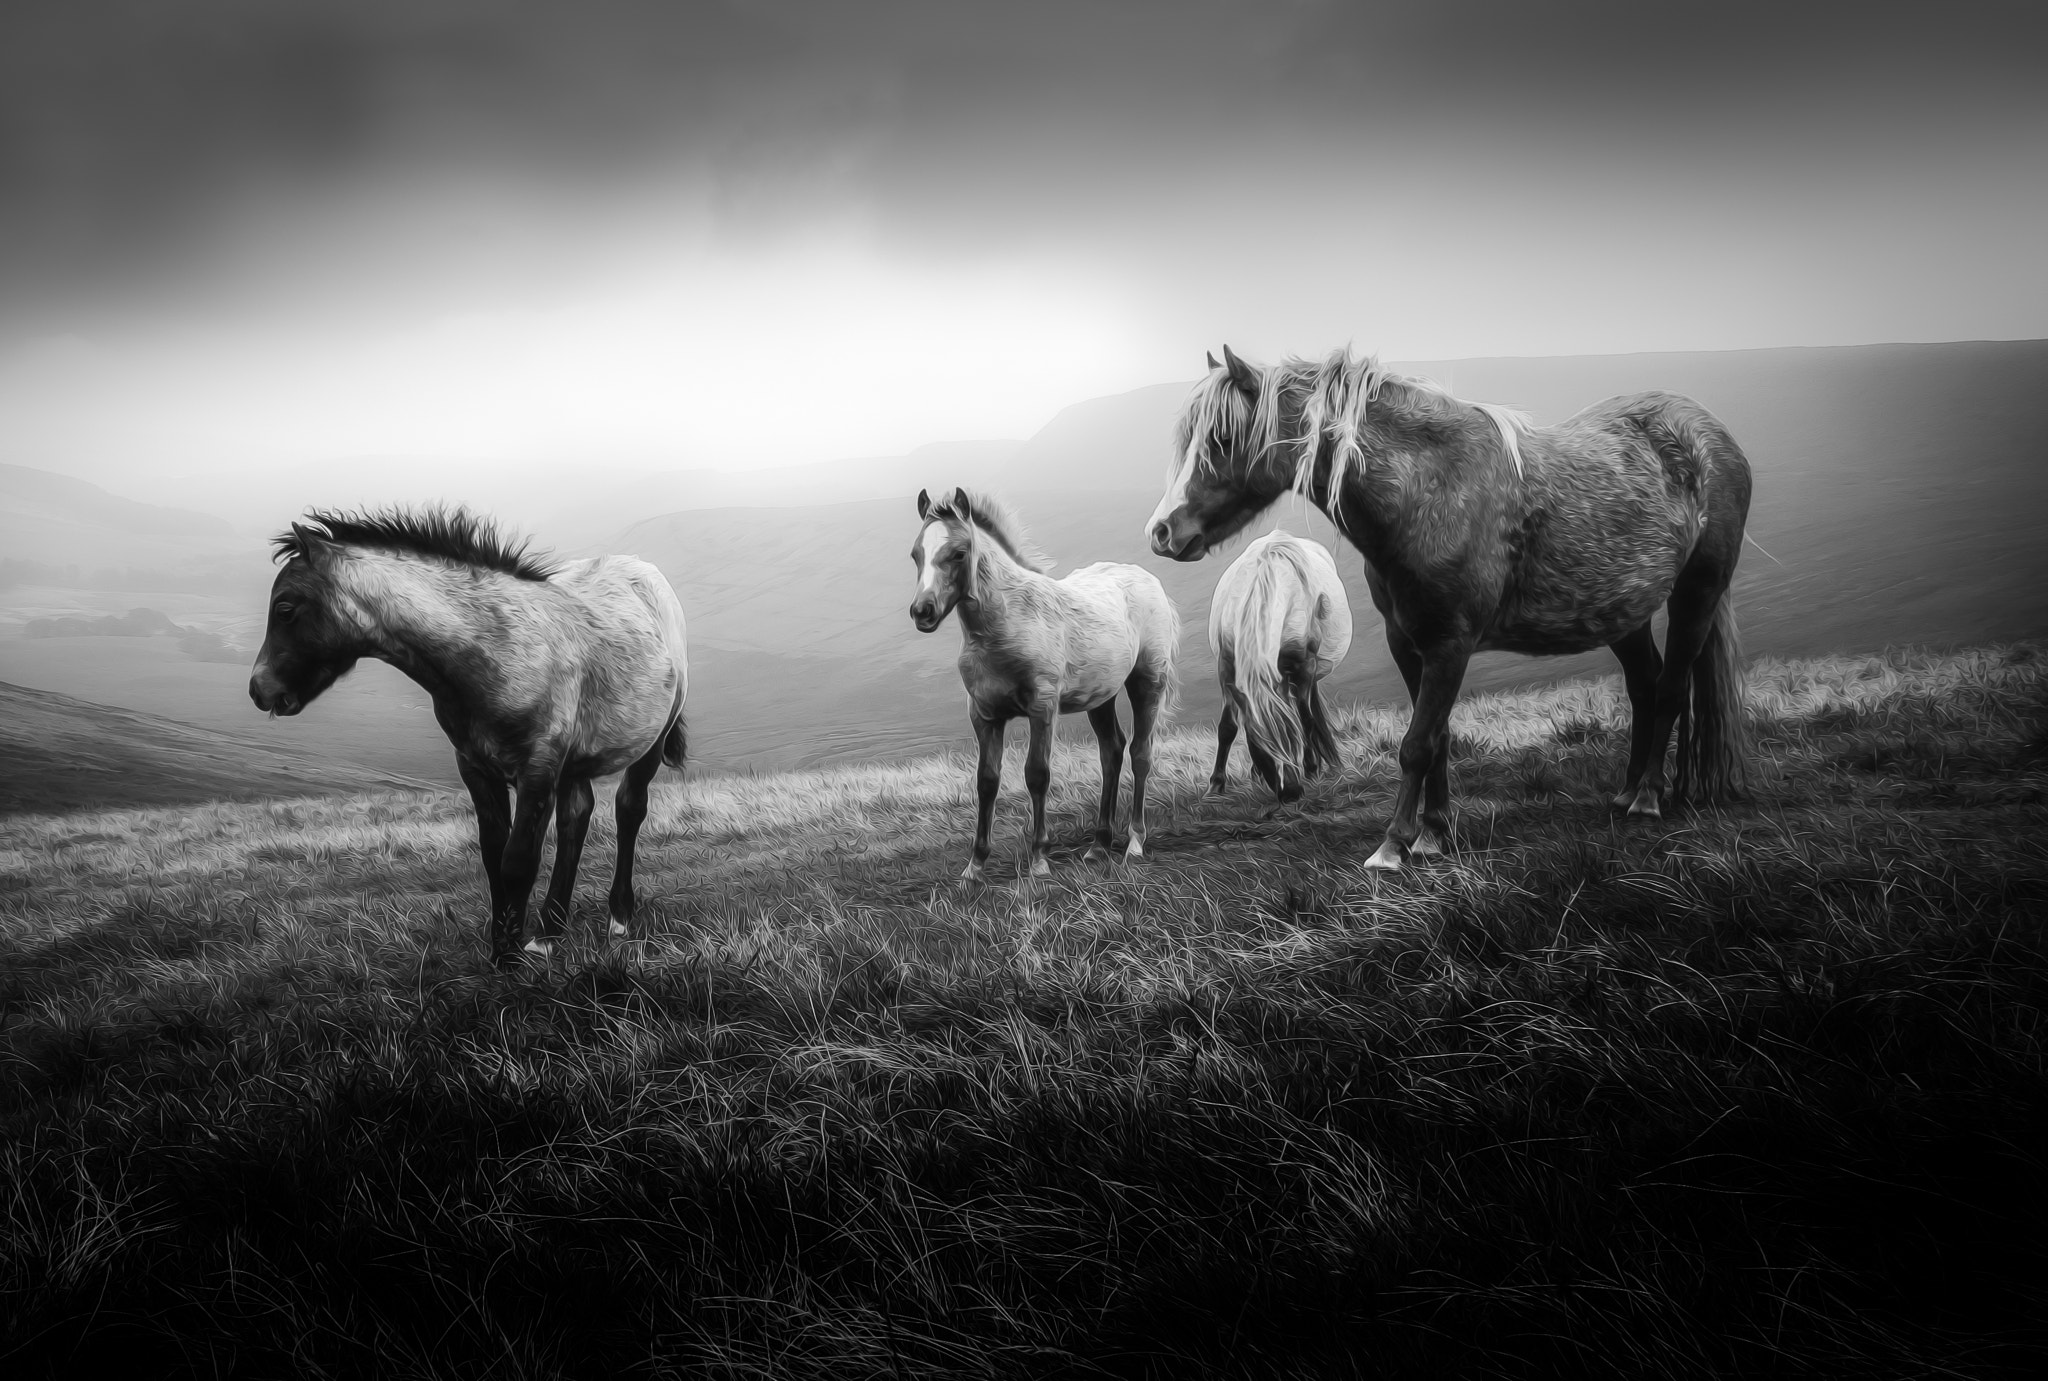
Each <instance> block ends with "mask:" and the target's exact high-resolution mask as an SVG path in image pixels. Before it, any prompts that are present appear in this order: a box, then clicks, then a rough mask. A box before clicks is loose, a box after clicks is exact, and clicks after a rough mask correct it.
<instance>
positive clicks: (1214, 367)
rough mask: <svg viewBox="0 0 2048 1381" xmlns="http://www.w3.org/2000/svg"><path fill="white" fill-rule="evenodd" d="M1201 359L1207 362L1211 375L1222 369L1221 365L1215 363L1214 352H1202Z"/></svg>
mask: <svg viewBox="0 0 2048 1381" xmlns="http://www.w3.org/2000/svg"><path fill="white" fill-rule="evenodd" d="M1225 348H1226V349H1228V348H1229V347H1227V346H1226V347H1225ZM1202 357H1203V358H1204V359H1206V360H1208V361H1209V370H1210V372H1211V373H1214V372H1215V371H1216V370H1219V369H1221V368H1223V366H1222V365H1220V364H1218V363H1216V352H1215V351H1214V350H1204V351H1203V352H1202Z"/></svg>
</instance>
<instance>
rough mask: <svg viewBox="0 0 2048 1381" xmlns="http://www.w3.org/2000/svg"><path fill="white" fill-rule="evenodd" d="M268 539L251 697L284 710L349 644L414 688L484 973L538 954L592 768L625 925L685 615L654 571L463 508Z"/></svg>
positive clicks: (346, 519)
mask: <svg viewBox="0 0 2048 1381" xmlns="http://www.w3.org/2000/svg"><path fill="white" fill-rule="evenodd" d="M272 545H273V546H274V547H275V549H276V550H275V552H274V557H275V559H276V560H277V561H278V562H279V564H280V569H279V570H278V573H277V579H276V581H275V583H274V584H273V585H272V586H271V590H270V608H269V613H268V622H267V626H266V628H265V631H264V635H263V646H262V647H261V648H260V649H259V650H258V651H257V653H256V664H255V667H254V668H253V670H252V672H251V674H250V677H249V698H250V699H251V700H253V701H254V702H255V703H256V708H257V709H259V710H263V711H266V712H267V713H269V714H271V715H295V714H298V713H299V712H300V711H302V710H304V709H305V708H306V706H307V705H309V704H311V703H312V702H313V701H314V700H315V699H317V698H318V697H319V695H320V693H321V692H322V691H324V690H326V689H327V688H328V687H329V686H331V685H333V684H334V682H335V680H336V679H337V678H339V677H340V676H342V675H343V674H345V673H346V672H348V671H349V670H350V669H351V668H352V667H354V666H355V664H356V662H357V661H358V660H359V659H360V658H363V657H376V658H379V659H381V660H383V661H386V662H389V663H390V664H391V665H392V666H394V667H397V668H398V669H399V670H400V671H402V672H404V673H405V674H406V675H407V676H409V677H411V678H412V679H413V680H414V681H416V682H418V683H419V684H420V686H421V687H422V688H423V689H424V690H425V691H426V692H427V694H428V695H429V696H430V697H432V699H433V703H434V717H435V719H437V720H438V721H440V725H441V728H442V730H443V732H445V733H446V734H447V735H448V739H449V742H450V743H452V744H453V745H454V747H455V762H456V766H457V767H458V768H459V769H460V771H461V773H462V781H463V784H464V785H465V786H467V787H468V788H469V794H470V798H471V800H473V801H474V802H475V803H476V817H477V835H478V844H479V847H480V848H481V849H482V852H483V861H484V873H485V876H486V877H487V878H488V879H489V882H490V892H491V921H490V944H491V958H492V960H493V962H494V963H496V964H497V965H498V966H499V967H500V968H505V967H510V966H512V965H514V964H517V963H519V962H520V959H521V956H522V954H534V955H538V956H540V957H542V958H545V957H547V956H548V955H549V954H551V953H552V952H553V949H554V942H555V940H556V938H557V937H558V936H559V935H560V934H561V930H562V924H563V922H564V921H565V920H566V919H567V917H568V914H569V897H570V893H571V891H572V890H573V889H574V888H575V885H576V866H577V862H578V860H579V859H580V858H581V855H582V852H583V836H584V831H585V830H586V829H587V828H588V826H589V824H590V811H591V789H590V779H591V778H592V777H597V776H603V775H605V774H607V773H612V772H621V773H622V774H623V775H622V776H621V777H620V780H619V790H618V797H617V801H616V806H615V808H616V810H617V812H618V824H619V850H618V868H617V872H616V873H615V875H614V876H613V879H612V887H611V897H610V908H609V909H610V917H611V923H610V933H611V934H613V935H615V936H627V937H631V936H633V934H634V929H633V926H634V905H635V904H634V895H633V850H634V844H635V841H636V840H637V839H638V836H639V831H640V824H641V822H642V821H643V820H644V819H645V818H646V816H647V785H648V782H649V781H650V780H651V779H652V778H653V776H654V774H655V772H656V770H658V769H659V768H660V766H661V765H662V764H663V763H667V764H668V765H669V766H670V767H674V768H678V769H680V768H681V767H682V765H683V759H684V754H685V751H686V743H685V739H684V730H683V701H684V699H685V698H686V697H687V695H688V693H689V671H688V667H687V664H686V655H685V635H684V623H683V610H682V605H681V604H680V603H678V602H677V600H676V595H675V591H674V590H673V589H671V588H670V587H669V583H668V581H667V579H666V578H665V577H664V576H663V575H662V574H661V572H660V571H658V570H656V569H655V568H654V567H653V566H651V565H649V564H648V563H647V562H645V561H642V560H639V559H638V558H637V557H631V556H600V557H595V558H592V559H590V560H585V561H570V562H565V563H562V564H559V565H557V564H551V563H550V562H547V561H545V560H542V559H540V558H538V557H535V556H532V555H530V554H528V551H527V547H526V544H525V543H524V542H514V541H510V540H508V539H506V538H505V537H503V536H502V535H500V534H499V532H498V531H497V529H496V527H495V526H494V525H493V524H492V523H490V522H489V521H488V520H486V519H483V518H479V517H476V516H473V515H471V514H470V513H468V512H467V511H465V510H463V509H460V508H458V509H455V510H454V511H453V512H449V511H446V510H443V509H427V510H425V511H421V512H412V511H407V510H404V509H391V510H388V511H384V512H377V513H364V514H352V513H339V512H322V511H317V510H316V511H311V512H308V513H307V514H306V521H305V522H304V523H293V524H292V525H291V528H290V530H289V531H287V532H285V533H282V534H280V535H279V536H277V537H275V538H273V539H272ZM508 787H509V788H510V790H511V794H512V804H511V806H510V808H509V809H508V808H507V803H506V792H507V788H508ZM550 815H552V816H553V817H554V818H555V825H556V836H555V868H554V873H553V875H552V876H551V877H550V878H549V880H548V890H547V898H546V900H545V901H544V902H543V903H542V905H541V911H540V925H539V933H538V934H537V935H536V936H534V937H531V938H526V939H525V942H524V945H523V947H522V945H521V939H522V932H523V930H524V929H525V924H526V907H527V900H528V897H529V896H530V894H531V893H532V891H533V885H534V882H535V880H536V878H537V877H538V874H539V871H540V854H541V845H542V837H543V836H544V835H545V834H546V832H547V827H548V819H549V816H550Z"/></svg>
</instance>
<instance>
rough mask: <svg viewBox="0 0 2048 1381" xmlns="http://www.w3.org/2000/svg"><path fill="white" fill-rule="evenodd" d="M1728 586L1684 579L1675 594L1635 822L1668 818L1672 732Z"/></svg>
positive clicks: (1633, 810) (1634, 808)
mask: <svg viewBox="0 0 2048 1381" xmlns="http://www.w3.org/2000/svg"><path fill="white" fill-rule="evenodd" d="M1725 587H1726V582H1725V581H1715V582H1708V581H1705V580H1700V579H1694V580H1692V581H1687V579H1686V577H1685V574H1684V573H1683V572H1681V573H1680V575H1679V579H1678V584H1677V586H1676V587H1675V588H1674V589H1673V590H1672V591H1671V600H1670V603H1669V604H1667V605H1666V606H1665V607H1666V608H1667V609H1669V610H1670V614H1671V621H1670V625H1669V627H1668V628H1666V630H1665V633H1664V667H1663V670H1662V671H1661V672H1660V673H1659V674H1658V676H1657V698H1656V705H1655V709H1654V712H1653V715H1652V719H1651V724H1650V733H1649V737H1648V740H1647V743H1646V745H1645V751H1644V760H1643V775H1642V780H1641V781H1640V782H1639V783H1638V785H1637V788H1636V793H1635V798H1634V799H1633V800H1632V801H1630V802H1629V807H1628V813H1629V815H1630V816H1631V817H1632V818H1636V819H1644V820H1655V819H1658V818H1659V817H1661V816H1662V815H1663V814H1664V754H1665V750H1666V749H1667V748H1669V747H1670V745H1671V730H1672V726H1673V725H1675V724H1676V723H1677V722H1678V717H1679V715H1680V714H1681V713H1682V712H1683V711H1684V710H1685V708H1686V703H1687V698H1688V697H1689V696H1690V695H1691V692H1692V671H1693V663H1694V662H1695V661H1696V660H1698V658H1699V655H1700V649H1701V648H1703V647H1705V646H1706V642H1707V635H1708V634H1709V633H1710V632H1712V631H1713V626H1714V610H1715V607H1716V606H1717V605H1718V604H1719V603H1720V602H1721V592H1722V590H1723V589H1724V588H1725Z"/></svg>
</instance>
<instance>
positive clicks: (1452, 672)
mask: <svg viewBox="0 0 2048 1381" xmlns="http://www.w3.org/2000/svg"><path fill="white" fill-rule="evenodd" d="M1390 627H1391V625H1390ZM1471 659H1472V648H1471V644H1469V643H1455V644H1452V645H1451V646H1449V647H1447V648H1444V649H1442V650H1440V651H1438V652H1437V653H1436V654H1435V655H1434V656H1424V657H1422V658H1421V662H1422V668H1421V676H1420V681H1421V686H1420V688H1419V694H1417V696H1416V697H1415V712H1414V713H1413V714H1412V715H1411V716H1410V717H1409V720H1408V732H1407V734H1405V735H1404V736H1403V737H1402V739H1401V791H1400V794H1399V795H1398V796H1396V797H1395V798H1394V818H1393V819H1392V820H1390V821H1388V822H1387V835H1386V838H1385V839H1384V840H1383V841H1381V843H1380V847H1379V849H1378V851H1376V852H1375V853H1374V854H1373V856H1372V857H1371V858H1368V859H1367V860H1366V861H1365V866H1366V867H1368V868H1377V869H1381V870H1383V871H1387V872H1392V871H1394V870H1395V869H1398V868H1399V867H1400V866H1401V864H1402V862H1403V861H1404V860H1405V859H1406V857H1407V855H1408V853H1409V851H1410V850H1411V849H1414V848H1415V846H1416V844H1417V842H1418V841H1420V840H1422V839H1423V835H1424V828H1423V827H1424V824H1425V823H1427V824H1428V825H1429V826H1430V830H1431V832H1432V833H1434V834H1435V835H1437V836H1438V839H1433V840H1431V841H1429V842H1428V843H1425V844H1423V845H1422V848H1421V849H1420V850H1418V852H1422V853H1429V852H1435V851H1437V850H1439V849H1441V847H1442V846H1441V843H1440V842H1439V841H1440V839H1441V838H1442V837H1443V836H1444V835H1445V834H1446V833H1447V830H1448V825H1449V820H1448V809H1447V807H1448V798H1449V795H1450V784H1449V779H1450V742H1451V706H1452V705H1453V704H1455V703H1456V702H1457V699H1458V687H1459V686H1461V685H1462V684H1464V680H1465V664H1466V663H1467V662H1469V661H1470V660H1471ZM1438 773H1441V774H1442V776H1443V785H1442V787H1441V790H1442V792H1443V795H1444V801H1443V802H1442V803H1439V802H1437V801H1434V800H1433V801H1431V802H1430V812H1429V813H1430V814H1431V815H1438V812H1439V811H1442V812H1444V813H1443V814H1441V815H1438V818H1437V819H1435V820H1425V819H1418V818H1417V816H1418V815H1419V814H1421V808H1422V805H1423V794H1424V792H1425V790H1427V791H1428V792H1429V794H1430V795H1431V796H1435V795H1436V792H1437V790H1438V789H1439V788H1438V787H1437V786H1436V781H1435V779H1436V777H1437V774H1438Z"/></svg>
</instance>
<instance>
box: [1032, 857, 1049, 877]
mask: <svg viewBox="0 0 2048 1381" xmlns="http://www.w3.org/2000/svg"><path fill="white" fill-rule="evenodd" d="M1031 876H1033V877H1035V878H1049V877H1051V876H1052V860H1050V859H1045V858H1034V859H1032V860H1031Z"/></svg>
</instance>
